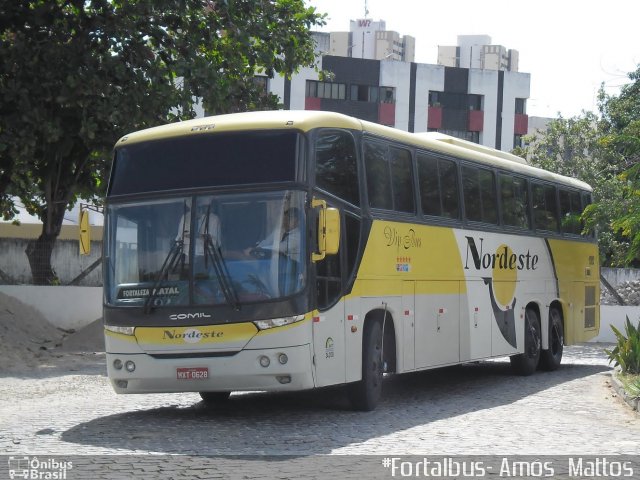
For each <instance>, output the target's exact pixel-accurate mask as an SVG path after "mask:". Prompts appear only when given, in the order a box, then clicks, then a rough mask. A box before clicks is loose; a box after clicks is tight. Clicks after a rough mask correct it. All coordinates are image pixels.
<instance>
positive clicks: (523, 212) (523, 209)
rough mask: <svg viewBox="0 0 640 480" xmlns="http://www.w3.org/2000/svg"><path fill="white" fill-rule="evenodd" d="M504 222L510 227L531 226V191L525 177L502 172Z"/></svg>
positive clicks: (501, 194)
mask: <svg viewBox="0 0 640 480" xmlns="http://www.w3.org/2000/svg"><path fill="white" fill-rule="evenodd" d="M499 179H500V199H501V201H502V223H503V224H504V225H507V226H509V227H518V228H529V225H530V222H529V192H528V188H527V181H526V180H525V179H524V178H520V177H515V176H512V175H505V174H500V176H499Z"/></svg>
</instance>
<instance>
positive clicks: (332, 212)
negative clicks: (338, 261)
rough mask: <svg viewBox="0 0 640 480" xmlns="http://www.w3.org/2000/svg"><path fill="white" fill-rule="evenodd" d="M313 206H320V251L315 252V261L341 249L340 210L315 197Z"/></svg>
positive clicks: (313, 258) (313, 257)
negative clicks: (329, 206)
mask: <svg viewBox="0 0 640 480" xmlns="http://www.w3.org/2000/svg"><path fill="white" fill-rule="evenodd" d="M311 206H312V207H313V208H320V211H319V212H318V251H317V252H316V253H313V254H312V256H311V260H312V261H314V262H317V261H320V260H322V259H324V257H325V256H327V255H335V254H336V253H338V250H339V249H340V211H339V210H338V209H337V208H328V207H327V202H325V201H324V200H317V199H314V200H313V201H312V202H311Z"/></svg>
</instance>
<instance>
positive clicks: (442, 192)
mask: <svg viewBox="0 0 640 480" xmlns="http://www.w3.org/2000/svg"><path fill="white" fill-rule="evenodd" d="M418 179H419V181H420V197H421V201H422V211H423V213H424V214H426V215H436V216H440V217H447V218H459V208H458V203H459V201H458V170H457V167H456V164H455V162H452V161H450V160H443V159H437V158H435V157H431V156H428V155H423V154H418Z"/></svg>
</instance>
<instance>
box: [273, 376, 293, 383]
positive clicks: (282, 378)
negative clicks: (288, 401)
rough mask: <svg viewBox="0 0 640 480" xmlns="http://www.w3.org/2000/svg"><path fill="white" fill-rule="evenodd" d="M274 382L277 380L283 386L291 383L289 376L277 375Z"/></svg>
mask: <svg viewBox="0 0 640 480" xmlns="http://www.w3.org/2000/svg"><path fill="white" fill-rule="evenodd" d="M276 380H278V381H279V382H280V383H282V384H283V385H284V384H287V383H291V375H278V376H277V377H276Z"/></svg>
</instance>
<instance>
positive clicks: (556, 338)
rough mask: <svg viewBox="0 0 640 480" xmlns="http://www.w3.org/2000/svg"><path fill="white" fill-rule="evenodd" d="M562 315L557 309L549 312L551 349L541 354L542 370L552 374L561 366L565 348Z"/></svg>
mask: <svg viewBox="0 0 640 480" xmlns="http://www.w3.org/2000/svg"><path fill="white" fill-rule="evenodd" d="M563 332H564V327H563V325H562V315H561V314H560V311H559V310H558V309H557V308H552V309H551V310H549V348H548V349H547V350H542V352H541V353H540V368H542V369H543V370H546V371H548V372H551V371H553V370H556V369H557V368H558V367H559V366H560V362H561V361H562V351H563V348H564V333H563Z"/></svg>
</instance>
